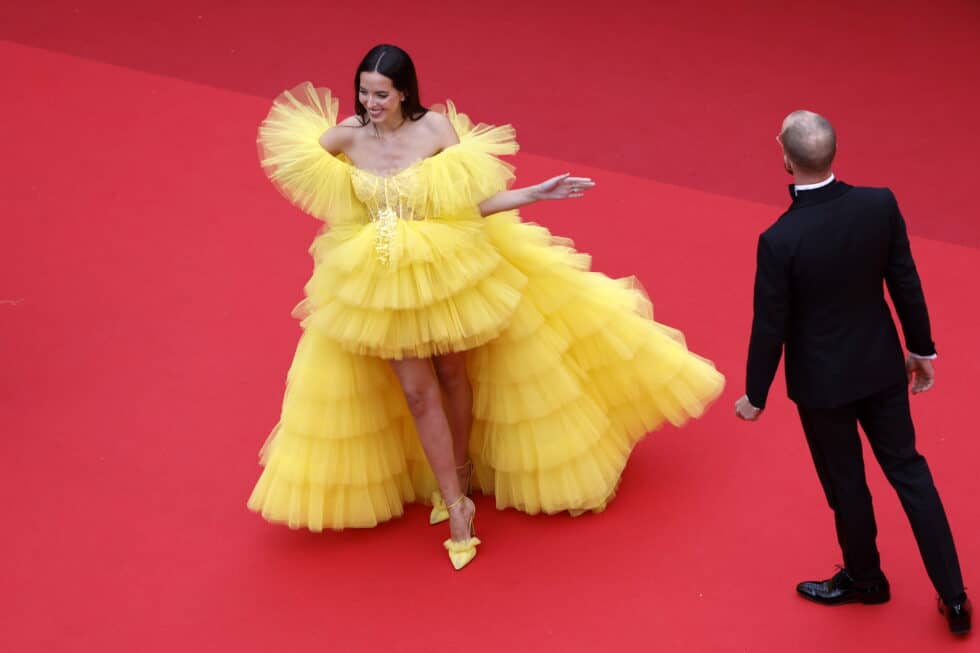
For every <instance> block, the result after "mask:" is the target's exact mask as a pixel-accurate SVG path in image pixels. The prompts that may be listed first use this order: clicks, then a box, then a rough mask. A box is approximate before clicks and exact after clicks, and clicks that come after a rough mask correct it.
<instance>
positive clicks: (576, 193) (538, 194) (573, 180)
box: [531, 172, 595, 202]
mask: <svg viewBox="0 0 980 653" xmlns="http://www.w3.org/2000/svg"><path fill="white" fill-rule="evenodd" d="M593 186H595V182H594V181H592V180H591V179H589V178H588V177H572V176H571V175H570V174H569V173H567V172H566V173H565V174H563V175H558V176H557V177H552V178H551V179H549V180H547V181H542V182H541V183H540V184H538V185H537V186H532V187H531V195H532V196H533V198H534V201H535V202H537V201H539V200H564V199H569V198H573V197H582V196H583V195H585V191H587V190H588V189H590V188H592V187H593Z"/></svg>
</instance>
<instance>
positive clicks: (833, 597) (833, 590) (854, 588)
mask: <svg viewBox="0 0 980 653" xmlns="http://www.w3.org/2000/svg"><path fill="white" fill-rule="evenodd" d="M796 591H797V592H798V593H799V594H800V596H802V597H803V598H805V599H807V600H809V601H813V602H815V603H821V604H823V605H841V604H843V603H866V604H869V605H870V604H875V603H884V602H885V601H887V600H888V599H890V598H891V592H890V591H889V588H888V581H887V580H885V579H884V578H882V579H881V580H880V581H877V582H876V583H874V584H873V585H863V584H862V585H858V584H856V583H855V582H854V579H853V578H851V576H850V574H848V573H847V570H846V569H841V570H840V571H838V572H837V573H836V574H834V576H833V578H828V579H827V580H808V581H804V582H802V583H800V584H799V585H797V586H796Z"/></svg>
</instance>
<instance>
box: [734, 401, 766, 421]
mask: <svg viewBox="0 0 980 653" xmlns="http://www.w3.org/2000/svg"><path fill="white" fill-rule="evenodd" d="M761 414H762V409H760V408H756V407H755V406H753V405H752V404H750V403H749V397H748V395H742V396H741V398H740V399H739V400H738V401H736V402H735V417H737V418H739V419H744V420H745V421H746V422H754V421H755V420H757V419H759V415H761Z"/></svg>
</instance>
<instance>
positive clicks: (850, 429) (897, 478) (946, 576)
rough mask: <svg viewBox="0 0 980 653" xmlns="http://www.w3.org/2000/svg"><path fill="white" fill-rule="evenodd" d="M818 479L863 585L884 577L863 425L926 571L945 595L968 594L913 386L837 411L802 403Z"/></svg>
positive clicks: (849, 567)
mask: <svg viewBox="0 0 980 653" xmlns="http://www.w3.org/2000/svg"><path fill="white" fill-rule="evenodd" d="M797 408H798V410H799V413H800V420H801V421H802V423H803V430H804V432H805V433H806V439H807V444H808V445H809V447H810V453H811V454H812V456H813V463H814V466H815V467H816V470H817V476H818V477H819V478H820V483H821V484H822V485H823V489H824V492H825V494H826V495H827V502H828V503H829V504H830V508H831V509H832V510H833V511H834V521H835V525H836V527H837V540H838V542H839V543H840V547H841V551H842V552H843V554H844V567H845V568H846V569H847V570H848V572H849V573H850V574H851V576H852V577H853V578H854V579H855V580H856V581H857V582H858V583H862V584H863V583H867V584H871V583H874V582H875V581H878V580H881V579H883V578H884V574H883V573H882V571H881V561H880V558H879V555H878V547H877V545H876V543H875V539H876V536H877V526H876V524H875V517H874V510H873V508H872V505H871V493H870V491H869V490H868V484H867V481H866V479H865V471H864V460H863V456H862V451H861V440H860V438H859V436H858V424H860V425H861V428H862V429H863V430H864V433H865V435H866V436H867V438H868V443H869V444H870V445H871V450H872V451H873V452H874V456H875V458H877V460H878V464H879V465H881V469H882V471H884V473H885V477H886V478H887V479H888V481H889V483H891V485H892V487H894V488H895V491H896V492H897V493H898V497H899V500H900V501H901V503H902V507H903V508H904V509H905V514H906V515H907V516H908V519H909V523H910V524H911V526H912V532H913V534H914V535H915V540H916V543H917V544H918V546H919V552H920V554H921V555H922V560H923V562H924V563H925V568H926V572H927V573H928V574H929V578H930V580H931V581H932V584H933V585H934V586H935V588H936V591H937V592H938V593H939V595H940V596H941V597H943V599H946V600H948V601H953V600H955V599H956V598H957V597H958V596H959V595H960V593H961V592H963V578H962V576H961V573H960V566H959V561H958V559H957V555H956V548H955V546H954V544H953V536H952V534H951V532H950V528H949V522H948V521H947V519H946V511H945V510H944V508H943V504H942V501H940V499H939V493H938V492H937V490H936V486H935V484H934V483H933V480H932V474H931V473H930V471H929V466H928V465H927V464H926V459H925V458H924V457H922V455H921V454H920V453H919V452H918V451H916V449H915V428H914V426H913V425H912V415H911V413H910V410H909V396H908V388H907V386H906V385H904V384H901V385H897V386H893V387H891V388H888V389H887V390H885V391H882V392H879V393H877V394H874V395H872V396H870V397H867V398H864V399H861V400H858V401H856V402H853V403H850V404H847V405H844V406H841V407H837V408H820V409H814V408H808V407H805V406H797Z"/></svg>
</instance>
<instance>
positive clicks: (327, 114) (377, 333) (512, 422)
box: [248, 84, 724, 531]
mask: <svg viewBox="0 0 980 653" xmlns="http://www.w3.org/2000/svg"><path fill="white" fill-rule="evenodd" d="M447 116H448V118H449V119H450V121H451V122H452V124H453V126H454V128H455V130H456V133H457V135H458V137H459V144H457V145H454V146H452V147H449V148H447V149H445V150H443V151H442V152H441V153H439V154H437V155H435V156H432V157H430V158H428V159H425V160H422V161H419V162H418V163H416V164H414V165H411V166H409V167H408V168H406V169H404V170H401V171H399V172H397V173H395V174H393V175H391V176H387V177H382V176H378V175H375V174H372V173H370V172H367V171H364V170H360V169H358V168H356V167H354V166H353V165H352V164H351V163H350V161H348V160H347V159H346V158H345V157H343V156H332V155H330V154H328V153H327V152H325V151H324V150H323V149H322V148H321V147H320V145H319V137H320V135H321V134H322V133H323V132H324V131H325V130H326V129H327V128H329V127H332V126H333V125H334V124H336V118H337V102H336V100H334V99H333V98H332V97H331V95H330V92H329V91H328V90H326V89H318V88H314V87H313V86H312V85H310V84H305V85H302V86H300V87H298V88H296V89H294V90H292V91H289V92H286V93H284V94H282V95H281V96H280V97H278V98H277V99H276V101H275V103H274V104H273V107H272V109H271V111H270V112H269V115H268V117H267V118H266V119H265V121H264V122H263V123H262V125H261V127H260V129H259V139H258V141H259V150H260V157H261V162H262V165H263V167H264V169H265V171H266V172H267V173H268V175H269V177H270V179H271V180H272V181H273V182H274V183H275V185H276V186H277V187H278V188H279V189H280V191H281V192H282V193H283V194H284V195H285V196H286V197H287V198H288V199H289V200H290V201H292V202H293V203H294V204H295V205H297V206H298V207H299V208H301V209H302V210H303V211H305V212H307V213H309V214H311V215H313V216H314V217H316V218H319V219H321V220H323V221H325V222H327V223H328V226H327V227H326V228H325V229H324V231H322V232H321V234H320V235H319V236H318V237H317V238H316V239H315V240H314V242H313V245H312V247H311V249H310V251H311V253H312V255H313V258H314V261H315V266H314V271H313V275H312V278H311V279H310V281H309V282H308V283H307V285H306V289H305V290H306V299H305V301H303V302H302V303H301V304H300V306H299V307H297V311H298V315H299V316H300V317H301V318H302V323H301V324H302V328H303V333H302V336H301V338H300V341H299V345H298V347H297V350H296V354H295V357H294V358H293V362H292V365H291V366H290V368H289V372H288V375H287V386H286V392H285V398H284V400H283V405H282V414H281V417H280V421H279V423H278V425H277V426H276V427H275V429H274V430H273V432H272V434H271V435H270V436H269V439H268V440H267V442H266V444H265V446H264V447H263V448H262V451H261V453H260V457H261V463H262V465H263V467H264V469H263V471H262V474H261V476H260V478H259V480H258V483H257V484H256V486H255V488H254V490H253V491H252V494H251V497H250V498H249V500H248V506H249V508H250V509H252V510H254V511H257V512H260V513H261V514H262V516H263V517H265V518H266V519H268V520H270V521H274V522H281V523H285V524H288V525H289V526H290V527H292V528H301V527H305V528H308V529H310V530H312V531H320V530H323V529H325V528H329V529H342V528H348V527H370V526H375V525H377V524H378V523H379V522H384V521H386V520H389V519H391V518H393V517H397V516H400V515H401V514H402V513H403V510H404V504H405V503H407V502H412V501H424V502H428V501H429V500H430V497H431V496H432V494H433V492H435V491H436V489H437V486H436V483H435V479H434V477H433V475H432V472H431V470H430V469H429V466H428V463H427V462H426V459H425V456H424V454H423V452H422V448H421V444H420V442H419V438H418V434H417V433H416V431H415V427H414V425H413V422H412V418H411V415H410V413H409V411H408V407H407V405H406V402H405V399H404V396H403V395H402V392H401V389H400V386H399V383H398V380H397V378H396V377H395V375H394V373H393V371H392V370H391V368H390V365H389V364H388V362H387V360H386V359H399V358H409V357H412V358H419V357H421V358H426V357H432V356H437V355H439V354H444V353H447V352H458V351H466V352H467V359H466V365H467V372H468V375H469V378H470V381H471V383H472V386H473V396H474V400H473V414H474V424H473V430H472V434H471V442H470V455H471V459H472V460H473V463H474V466H475V473H474V484H475V485H476V487H477V488H479V489H480V490H482V492H484V493H485V494H493V495H494V497H495V498H496V504H497V507H498V508H506V507H514V508H517V509H519V510H523V511H525V512H528V513H538V512H545V513H556V512H561V511H566V510H567V511H570V512H573V513H577V512H580V511H585V510H599V509H601V508H603V507H604V506H605V505H606V502H607V501H608V500H609V499H610V498H611V497H612V496H613V494H614V492H615V490H616V486H617V484H618V481H619V478H620V475H621V474H622V472H623V468H624V467H625V465H626V462H627V458H628V457H629V454H630V451H631V450H632V448H633V446H634V445H635V444H636V442H637V441H638V440H639V439H640V438H642V437H643V436H644V434H646V433H647V432H649V431H651V430H653V429H656V428H657V427H659V426H660V425H661V424H662V423H663V422H664V421H669V422H671V423H673V424H675V425H679V424H681V423H683V422H684V421H686V420H687V419H688V418H689V417H697V416H699V415H701V414H702V412H703V411H704V410H705V407H706V406H707V404H708V402H710V401H711V400H712V399H714V398H715V397H716V396H717V395H718V394H719V393H720V392H721V390H722V387H723V385H724V379H723V377H722V376H721V374H719V373H718V371H717V370H715V368H714V366H713V365H712V364H711V363H710V362H709V361H707V360H705V359H703V358H701V357H699V356H697V355H695V354H693V353H691V352H689V351H688V350H687V348H686V346H685V344H684V340H683V338H682V336H681V334H680V333H679V332H678V331H675V330H673V329H670V328H668V327H666V326H664V325H662V324H658V323H657V322H654V321H653V320H652V310H651V306H650V304H649V302H648V300H647V298H646V296H645V295H644V294H643V292H642V291H641V290H639V289H638V287H636V285H635V283H633V282H632V281H630V280H615V279H610V278H609V277H606V276H604V275H602V274H599V273H596V272H590V271H589V258H588V256H586V255H584V254H580V253H578V252H576V251H575V250H574V249H572V247H571V244H570V243H569V242H568V241H565V240H561V239H558V238H556V237H554V236H552V235H551V234H550V233H549V232H548V231H547V230H546V229H544V228H543V227H541V226H538V225H534V224H527V223H523V222H521V220H520V218H519V216H518V214H517V212H516V211H507V212H503V213H498V214H495V215H490V216H488V217H486V218H483V217H481V216H480V212H479V209H478V208H477V207H478V204H479V203H480V202H482V201H483V200H485V199H487V198H488V197H490V196H491V195H494V194H495V193H497V192H499V191H502V190H504V189H506V187H507V185H508V183H509V182H510V181H511V180H512V179H513V172H512V170H513V169H512V167H511V166H510V165H508V164H507V163H505V162H503V161H501V160H500V158H499V157H500V156H502V155H508V154H513V153H515V152H516V151H517V147H518V146H517V143H516V141H515V140H514V130H513V129H512V128H511V127H510V126H503V127H491V126H488V125H482V124H481V125H473V124H472V123H471V122H470V120H469V119H468V118H467V117H466V116H465V115H464V114H460V113H457V112H456V111H455V109H454V107H453V106H452V105H451V104H450V105H449V106H448V107H447Z"/></svg>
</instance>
